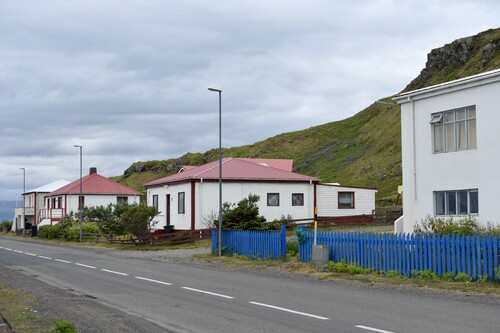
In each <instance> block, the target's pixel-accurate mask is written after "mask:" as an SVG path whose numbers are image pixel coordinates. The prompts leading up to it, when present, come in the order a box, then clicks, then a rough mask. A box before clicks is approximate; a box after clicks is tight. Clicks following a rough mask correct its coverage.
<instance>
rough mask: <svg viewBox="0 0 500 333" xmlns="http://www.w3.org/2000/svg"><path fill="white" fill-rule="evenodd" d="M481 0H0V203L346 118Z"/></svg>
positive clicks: (468, 17) (455, 32) (479, 9)
mask: <svg viewBox="0 0 500 333" xmlns="http://www.w3.org/2000/svg"><path fill="white" fill-rule="evenodd" d="M499 17H500V2H498V0H492V1H478V0H470V1H460V0H450V1H438V0H431V1H426V0H424V1H422V0H419V1H389V0H386V1H359V0H351V1H334V0H330V1H328V0H325V1H316V0H307V1H304V0H297V1H274V0H266V1H258V0H252V1H242V0H238V1H234V0H233V1H218V0H215V1H206V0H203V1H187V0H178V1H174V0H147V1H145V0H115V1H112V0H72V1H67V0H58V1H56V0H44V1H40V0H1V1H0V115H1V118H0V119H1V122H0V200H16V199H17V198H19V194H20V193H22V190H23V177H22V171H21V170H20V169H19V168H25V169H26V190H30V189H33V188H35V187H38V186H41V185H45V184H47V183H50V182H53V181H56V180H59V179H66V180H68V181H73V180H75V179H78V177H79V172H80V169H79V150H78V149H77V148H75V147H74V146H73V145H75V144H79V145H82V146H83V169H84V174H87V173H88V169H89V167H91V166H95V167H97V168H98V172H99V173H100V174H102V175H104V176H116V175H120V174H122V173H123V171H124V170H125V169H126V168H127V167H128V166H130V164H132V163H133V162H136V161H148V160H162V159H167V158H171V157H179V156H181V155H183V154H185V153H186V152H204V151H206V150H208V149H210V148H215V147H217V146H218V96H217V93H213V92H209V91H208V90H207V87H208V86H209V85H211V84H215V85H218V86H220V87H222V88H223V89H224V92H223V94H222V112H223V138H222V141H223V143H222V144H223V146H224V147H231V146H240V145H245V144H251V143H254V142H257V141H260V140H263V139H266V138H268V137H271V136H274V135H277V134H280V133H283V132H290V131H296V130H301V129H305V128H308V127H311V126H314V125H319V124H324V123H327V122H331V121H336V120H341V119H344V118H346V117H349V116H352V115H354V114H355V113H357V112H359V111H361V110H362V109H363V108H365V107H366V106H368V105H370V104H371V103H372V102H374V101H375V100H377V99H380V98H383V97H387V96H390V95H393V94H395V93H397V92H399V91H401V90H402V89H403V88H404V87H405V86H406V85H407V84H408V83H409V82H410V81H411V80H412V79H413V78H415V77H416V76H417V75H418V74H419V73H420V70H421V69H422V68H423V67H424V66H425V62H426V59H427V53H429V51H430V50H431V49H433V48H436V47H440V46H442V45H444V44H447V43H450V42H452V41H453V40H455V39H457V38H460V37H465V36H470V35H474V34H476V33H479V32H481V31H484V30H486V29H489V28H496V27H498V23H499V19H498V18H499Z"/></svg>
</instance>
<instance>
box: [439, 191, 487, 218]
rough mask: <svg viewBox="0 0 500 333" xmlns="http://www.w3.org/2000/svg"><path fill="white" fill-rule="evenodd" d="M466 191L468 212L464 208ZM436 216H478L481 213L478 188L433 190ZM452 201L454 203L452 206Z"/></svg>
mask: <svg viewBox="0 0 500 333" xmlns="http://www.w3.org/2000/svg"><path fill="white" fill-rule="evenodd" d="M465 193H466V195H467V199H466V200H467V202H466V203H465V204H466V205H467V206H466V209H467V212H465V210H464V209H463V205H464V202H463V195H464V194H465ZM432 199H433V205H434V216H450V217H452V216H457V217H460V216H476V215H479V191H478V189H460V190H447V191H434V192H433V198H432ZM450 203H453V205H454V207H452V206H453V205H451V206H450Z"/></svg>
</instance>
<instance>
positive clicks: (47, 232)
mask: <svg viewBox="0 0 500 333" xmlns="http://www.w3.org/2000/svg"><path fill="white" fill-rule="evenodd" d="M61 227H62V225H61V224H59V223H58V224H53V225H44V226H41V227H39V228H38V237H39V238H47V239H56V238H59V237H60V235H59V233H60V232H61V229H62V228H61Z"/></svg>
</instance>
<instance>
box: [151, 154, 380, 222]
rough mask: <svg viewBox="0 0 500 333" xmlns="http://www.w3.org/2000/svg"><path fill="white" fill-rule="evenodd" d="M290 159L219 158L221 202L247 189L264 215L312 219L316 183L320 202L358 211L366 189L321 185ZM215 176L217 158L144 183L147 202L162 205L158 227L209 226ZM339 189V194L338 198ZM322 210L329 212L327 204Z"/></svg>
mask: <svg viewBox="0 0 500 333" xmlns="http://www.w3.org/2000/svg"><path fill="white" fill-rule="evenodd" d="M292 164H293V161H292V160H274V159H245V158H225V159H223V162H222V181H223V188H222V202H230V203H237V202H239V201H240V200H242V199H244V198H246V197H248V195H249V194H257V195H258V196H259V197H260V201H259V202H258V206H259V213H260V214H261V215H262V216H264V217H265V218H266V220H268V221H272V220H275V219H280V218H281V217H282V216H288V215H291V216H292V217H293V219H295V220H299V219H310V220H311V219H313V217H314V207H315V205H316V204H317V189H318V188H320V189H321V198H320V199H319V200H318V203H322V204H325V205H332V207H333V211H336V210H339V209H338V207H339V205H340V206H342V205H345V206H344V207H342V208H341V209H340V211H341V212H344V213H346V215H349V214H350V213H354V214H358V213H359V212H360V211H362V209H361V208H362V206H363V203H362V202H363V200H362V198H363V197H364V194H360V195H359V196H358V195H354V194H353V193H354V192H356V191H357V189H354V188H342V187H339V186H329V185H324V186H323V185H320V186H319V184H318V183H319V181H318V179H317V178H315V177H310V176H305V175H301V174H298V173H294V172H292V171H291V170H292ZM218 180H219V162H218V161H215V162H212V163H208V164H205V165H202V166H199V167H184V168H182V169H181V170H180V172H179V173H177V174H174V175H171V176H168V177H165V178H161V179H158V180H155V181H152V182H149V183H147V184H145V185H144V186H145V187H146V189H147V203H148V205H150V206H154V207H156V208H157V209H158V211H160V214H159V215H158V216H157V221H158V222H159V223H158V224H157V227H161V226H163V225H167V226H168V225H173V226H174V227H175V228H176V229H181V230H198V229H205V228H208V227H210V223H209V222H210V221H211V220H213V219H214V218H215V219H217V218H218V216H217V215H218V210H219V208H218V207H219V183H218ZM343 189H345V191H343ZM371 191H372V192H373V193H374V191H373V190H371ZM339 194H340V197H341V198H342V199H339ZM355 198H358V201H357V202H359V206H358V207H357V208H355V206H353V205H354V202H355V200H357V199H355ZM339 200H340V201H339ZM349 200H351V202H350V203H348V201H349ZM339 202H341V203H340V204H339ZM347 205H350V206H349V207H347ZM374 205H375V198H374V196H373V201H372V203H370V205H369V208H368V209H366V210H364V211H365V212H368V214H371V211H372V206H373V208H374ZM344 208H345V209H344ZM322 209H323V208H322ZM323 211H324V212H325V213H331V211H329V210H328V209H327V208H326V207H325V208H324V209H323ZM332 214H336V213H332Z"/></svg>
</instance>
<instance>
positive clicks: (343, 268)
mask: <svg viewBox="0 0 500 333" xmlns="http://www.w3.org/2000/svg"><path fill="white" fill-rule="evenodd" d="M323 267H324V268H326V269H327V270H328V271H329V272H335V273H349V274H351V275H356V274H368V273H370V270H369V269H367V268H363V267H361V266H358V265H356V264H348V263H347V261H346V260H345V259H343V260H342V261H341V262H333V261H331V260H330V261H329V262H328V263H327V264H325V265H323Z"/></svg>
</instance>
